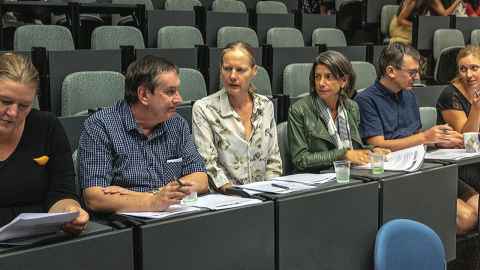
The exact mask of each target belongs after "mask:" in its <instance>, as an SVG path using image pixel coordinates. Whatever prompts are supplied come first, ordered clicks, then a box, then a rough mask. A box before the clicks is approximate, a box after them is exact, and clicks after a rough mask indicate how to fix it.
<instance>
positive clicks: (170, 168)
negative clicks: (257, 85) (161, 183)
mask: <svg viewBox="0 0 480 270" xmlns="http://www.w3.org/2000/svg"><path fill="white" fill-rule="evenodd" d="M167 161H168V162H166V163H165V170H164V173H165V181H167V182H170V181H172V180H173V179H178V178H180V177H182V176H183V175H182V169H183V161H182V160H181V159H180V158H169V159H167Z"/></svg>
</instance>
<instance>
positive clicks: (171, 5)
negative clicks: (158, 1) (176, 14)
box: [164, 0, 202, 10]
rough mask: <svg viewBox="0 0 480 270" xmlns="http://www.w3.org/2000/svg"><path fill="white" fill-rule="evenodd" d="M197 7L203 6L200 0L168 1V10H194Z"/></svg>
mask: <svg viewBox="0 0 480 270" xmlns="http://www.w3.org/2000/svg"><path fill="white" fill-rule="evenodd" d="M195 6H202V3H201V2H200V1H198V0H166V1H165V6H164V7H165V9H166V10H193V9H194V7H195Z"/></svg>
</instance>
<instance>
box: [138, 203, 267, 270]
mask: <svg viewBox="0 0 480 270" xmlns="http://www.w3.org/2000/svg"><path fill="white" fill-rule="evenodd" d="M137 239H138V240H139V244H140V245H141V247H140V248H141V249H142V252H143V257H142V258H141V260H139V261H140V263H141V267H140V268H139V269H143V270H150V269H152V270H153V269H155V270H158V269H160V268H161V269H162V270H170V269H174V270H178V269H208V270H215V269H218V270H226V269H249V270H255V269H258V270H273V269H274V208H273V202H265V203H263V204H260V205H253V206H247V207H241V208H235V209H228V210H222V211H216V212H208V213H204V214H198V215H192V216H188V217H183V218H174V219H171V220H167V221H151V222H149V223H148V224H147V225H142V226H140V227H139V228H138V234H137Z"/></svg>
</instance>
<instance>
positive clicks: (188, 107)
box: [176, 102, 193, 132]
mask: <svg viewBox="0 0 480 270" xmlns="http://www.w3.org/2000/svg"><path fill="white" fill-rule="evenodd" d="M192 108H193V105H192V103H191V102H184V103H182V104H180V105H178V106H177V109H176V111H177V113H178V114H179V115H180V116H181V117H183V118H184V119H185V120H187V123H188V127H189V128H190V132H192Z"/></svg>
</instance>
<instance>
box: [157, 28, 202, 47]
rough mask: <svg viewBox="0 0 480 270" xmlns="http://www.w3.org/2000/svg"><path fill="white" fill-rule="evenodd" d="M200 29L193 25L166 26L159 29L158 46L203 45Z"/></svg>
mask: <svg viewBox="0 0 480 270" xmlns="http://www.w3.org/2000/svg"><path fill="white" fill-rule="evenodd" d="M203 44H204V43H203V37H202V33H200V30H198V29H197V28H195V27H193V26H165V27H162V28H160V29H159V30H158V35H157V47H158V48H160V49H167V48H195V45H203Z"/></svg>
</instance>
